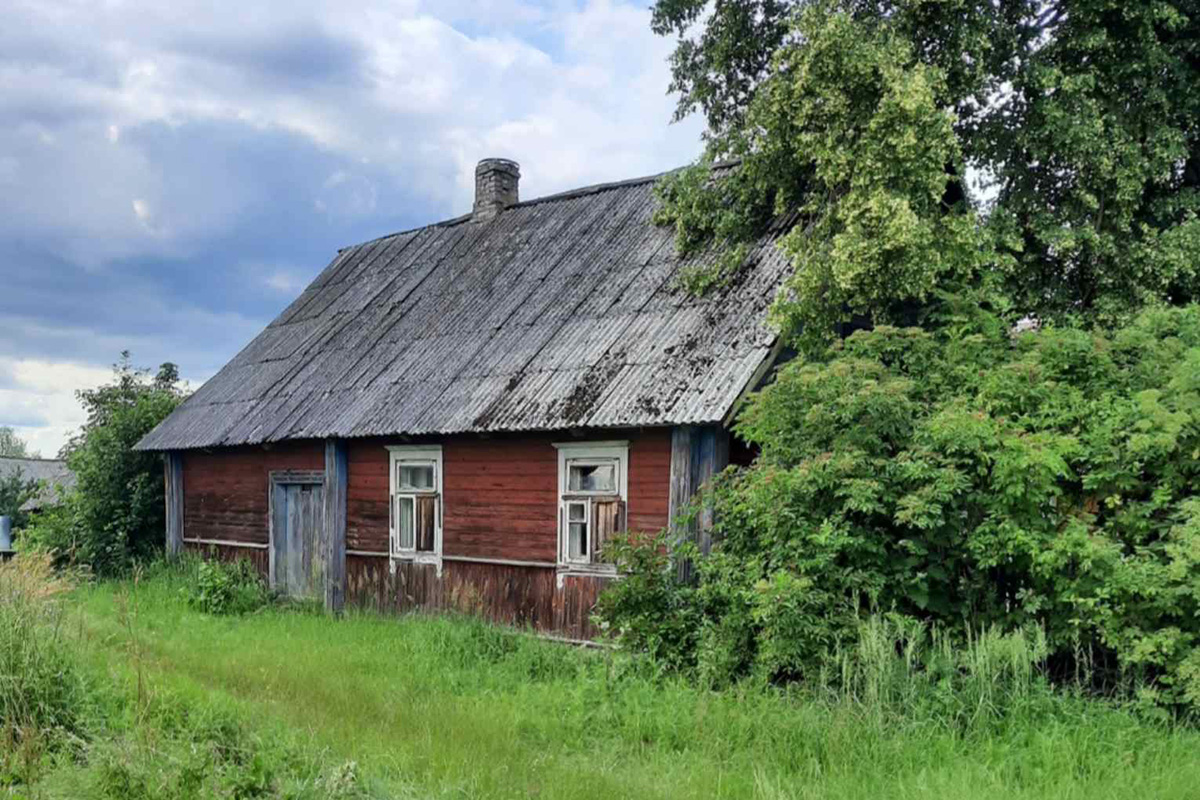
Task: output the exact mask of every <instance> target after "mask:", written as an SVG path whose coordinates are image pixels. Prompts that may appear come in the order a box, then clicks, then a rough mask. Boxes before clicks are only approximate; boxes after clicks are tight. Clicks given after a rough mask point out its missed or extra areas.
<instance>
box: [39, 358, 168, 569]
mask: <svg viewBox="0 0 1200 800" xmlns="http://www.w3.org/2000/svg"><path fill="white" fill-rule="evenodd" d="M113 373H114V374H113V381H112V383H110V384H107V385H105V386H101V387H99V388H97V389H90V390H87V391H81V392H79V393H78V397H79V401H80V404H81V405H82V406H83V408H84V410H85V411H86V412H87V422H86V423H84V425H83V427H82V428H81V429H80V431H79V433H78V434H77V435H76V436H75V437H73V438H72V439H71V441H70V442H69V443H68V444H67V446H66V447H65V448H64V454H65V455H66V458H67V463H68V465H69V466H70V467H71V470H72V471H73V472H74V473H75V476H76V479H77V482H76V488H75V490H74V491H72V492H70V493H68V494H67V496H66V497H65V498H64V500H63V503H62V506H61V508H59V509H58V510H57V511H56V512H55V513H53V514H52V515H49V516H47V517H45V518H39V519H36V520H34V521H33V523H32V524H31V525H30V528H29V530H28V531H26V532H25V534H24V536H23V540H24V543H25V545H26V546H29V547H35V548H38V549H43V550H50V551H54V552H56V553H57V554H58V555H59V556H60V558H62V559H66V558H67V557H68V556H69V558H70V559H71V560H74V561H78V562H80V563H83V564H87V565H88V566H90V567H91V569H92V570H93V571H94V572H95V573H96V574H98V575H113V574H117V573H121V572H123V571H125V570H127V569H128V568H129V567H130V566H131V565H132V564H133V563H134V562H137V561H148V560H150V559H152V558H153V557H154V555H155V554H156V553H157V552H159V551H160V550H161V549H162V544H163V529H164V526H165V503H164V496H163V492H164V489H163V471H162V458H161V457H160V456H159V455H158V454H157V453H143V452H139V451H136V450H134V449H133V447H134V445H136V444H137V443H138V442H139V441H140V440H141V439H142V437H143V436H145V435H146V434H147V433H149V432H150V431H151V430H153V429H154V427H155V426H156V425H158V423H160V422H162V421H163V420H164V419H166V417H167V415H169V414H170V413H171V412H172V411H173V410H175V408H176V407H177V406H178V405H179V404H180V403H181V402H183V398H184V393H183V391H182V390H181V388H180V386H179V373H178V370H177V369H176V367H175V365H174V364H163V365H162V367H160V368H159V371H158V373H157V374H156V375H154V376H151V375H150V373H149V372H148V371H147V370H144V369H138V368H136V367H134V366H133V365H132V363H131V361H130V358H129V353H122V354H121V360H120V361H118V362H117V364H116V365H114V368H113Z"/></svg>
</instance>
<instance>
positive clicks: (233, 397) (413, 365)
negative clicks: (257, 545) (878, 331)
mask: <svg viewBox="0 0 1200 800" xmlns="http://www.w3.org/2000/svg"><path fill="white" fill-rule="evenodd" d="M654 181H655V178H643V179H639V180H634V181H625V182H622V183H618V184H606V185H602V186H595V187H590V188H587V189H580V190H576V191H572V192H566V193H564V194H560V195H554V196H551V197H547V198H541V199H538V200H532V201H528V202H524V203H519V204H517V205H514V206H511V207H510V208H508V209H507V210H505V211H504V212H503V213H501V214H500V215H499V216H497V217H496V218H495V219H493V220H490V221H487V222H479V221H474V220H472V219H471V217H470V216H467V217H460V218H458V219H454V220H450V221H448V222H443V223H438V224H435V225H430V226H427V227H424V228H419V229H417V230H412V231H406V232H403V233H397V234H393V235H391V236H385V237H383V238H380V239H375V240H373V241H370V242H365V243H363V244H360V245H356V246H354V247H349V248H346V249H344V250H342V251H340V252H339V253H338V255H337V257H336V258H334V260H333V262H332V263H330V264H329V266H328V267H326V268H325V270H324V271H323V272H322V273H321V274H320V275H319V276H318V277H317V278H316V280H314V281H313V283H312V284H311V285H310V286H309V287H308V288H307V289H305V290H304V292H303V294H301V295H300V297H299V298H298V299H297V300H296V301H295V302H293V303H292V304H291V305H290V306H289V307H288V308H287V309H286V310H285V311H284V312H283V313H282V314H280V315H279V317H278V318H277V319H276V320H275V321H274V322H272V323H271V324H270V326H268V327H267V329H266V330H264V331H263V332H262V333H261V334H260V335H259V336H258V337H257V338H256V339H254V341H252V342H251V343H250V344H249V345H248V346H247V347H246V348H245V349H244V350H242V352H241V353H239V354H238V355H237V356H236V357H235V358H234V359H233V361H231V362H230V363H229V364H228V365H226V366H225V368H224V369H222V370H221V371H220V372H219V373H217V375H216V376H214V377H213V378H212V379H211V380H209V381H208V382H206V383H205V384H204V385H203V386H201V387H200V389H199V390H197V391H196V393H195V394H194V395H192V396H191V397H190V398H189V399H188V400H187V401H186V402H185V403H184V404H183V405H182V406H181V407H180V408H179V409H177V410H176V411H175V413H173V414H172V415H171V416H170V417H169V418H168V419H167V420H165V421H164V422H163V423H162V424H161V425H159V426H158V427H157V428H155V429H154V430H153V431H152V432H151V433H150V434H149V435H147V436H146V438H145V439H143V440H142V441H141V442H140V443H139V444H138V448H139V449H142V450H168V449H186V448H197V447H213V446H221V445H236V444H256V443H263V442H274V441H281V440H285V439H302V438H323V437H357V436H373V435H393V434H411V435H417V434H434V433H441V434H445V433H458V432H467V431H477V432H484V431H519V430H554V429H565V428H584V427H617V426H642V425H668V424H682V423H704V422H715V421H719V420H721V419H723V418H724V417H725V415H726V414H727V413H728V411H729V410H730V408H731V407H732V405H733V404H734V402H735V401H736V399H737V398H738V396H739V395H740V394H741V392H742V390H743V389H744V388H745V386H746V384H747V383H748V382H749V381H750V379H751V378H752V376H753V375H754V373H755V371H756V370H757V369H758V368H759V367H760V365H762V364H763V362H764V361H765V360H766V359H767V358H768V355H769V353H770V351H771V348H772V346H773V344H774V341H775V338H776V337H775V334H774V332H773V331H772V330H771V329H770V328H769V327H768V326H767V325H766V321H765V316H766V310H767V307H768V306H769V304H770V302H771V300H772V299H773V298H774V296H775V293H776V291H777V289H778V287H779V285H780V283H781V281H782V278H783V276H784V274H785V273H786V269H787V264H786V261H785V258H784V257H783V255H782V254H781V253H780V252H779V250H778V248H776V247H774V240H775V237H776V235H777V234H778V232H779V231H780V230H782V229H783V227H784V226H783V225H777V226H776V227H775V229H773V231H772V232H771V233H768V234H767V235H765V236H764V237H763V238H762V240H761V241H760V242H759V243H758V245H757V247H755V248H754V249H753V250H752V251H751V252H750V254H749V255H748V257H747V261H746V264H745V265H744V266H743V267H742V269H741V270H740V271H739V272H738V274H737V276H736V278H735V279H734V280H733V281H732V282H731V284H730V285H729V286H728V287H726V288H725V289H723V290H721V291H719V292H715V293H713V294H712V295H711V296H707V297H705V298H702V299H698V298H695V297H693V296H690V295H688V294H687V293H686V292H685V291H683V290H682V289H681V288H679V287H678V285H677V282H676V280H675V278H676V276H677V275H678V273H679V271H680V269H681V268H684V267H685V266H687V265H688V264H690V263H695V262H697V261H703V260H705V259H711V258H712V257H713V256H712V255H711V254H700V255H697V256H694V257H692V258H691V259H689V260H688V261H687V262H685V261H684V260H682V259H680V258H679V256H678V255H677V253H676V249H675V246H674V234H673V231H672V230H671V229H670V228H661V227H657V226H655V225H654V224H653V223H652V222H651V216H652V213H653V210H654V207H655V202H656V201H655V199H654V195H653V185H654Z"/></svg>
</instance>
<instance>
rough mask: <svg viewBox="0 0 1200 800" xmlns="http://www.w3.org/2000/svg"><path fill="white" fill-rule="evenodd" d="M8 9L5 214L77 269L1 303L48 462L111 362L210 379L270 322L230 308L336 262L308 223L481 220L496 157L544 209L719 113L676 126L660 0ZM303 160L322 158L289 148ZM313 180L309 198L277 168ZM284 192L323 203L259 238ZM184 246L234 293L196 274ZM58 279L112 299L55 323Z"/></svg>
mask: <svg viewBox="0 0 1200 800" xmlns="http://www.w3.org/2000/svg"><path fill="white" fill-rule="evenodd" d="M5 19H6V25H5V26H3V28H2V29H0V186H3V187H4V188H5V193H6V195H7V196H10V197H15V196H19V197H20V198H21V202H20V203H9V204H8V205H7V206H5V208H4V213H3V214H0V245H12V244H13V243H25V242H36V243H37V244H38V246H39V247H42V248H44V249H46V250H47V251H49V252H50V253H51V254H52V255H53V256H54V257H55V258H57V259H60V260H61V262H62V264H63V267H62V274H61V275H58V276H55V278H56V281H57V282H56V283H55V284H54V285H53V286H52V288H49V289H47V288H46V286H45V285H42V284H37V285H36V286H34V283H35V281H34V279H33V278H30V279H29V285H28V286H26V287H25V288H26V290H27V291H26V292H25V294H24V295H23V297H25V298H26V300H24V301H23V304H21V305H17V304H16V302H15V301H10V302H8V303H6V299H5V297H4V296H0V322H3V323H4V324H5V325H8V324H16V325H19V326H20V327H19V331H18V334H16V335H8V336H4V337H0V366H3V364H4V363H5V362H4V359H8V362H7V363H8V364H9V365H10V366H12V365H16V364H20V365H23V366H22V367H21V370H20V376H19V379H18V378H14V379H13V381H15V383H14V385H13V386H8V387H7V388H3V389H0V392H2V394H0V424H4V423H3V418H2V417H3V412H4V411H5V410H6V409H7V410H9V413H11V415H12V417H13V419H14V420H16V419H17V417H18V416H20V415H21V414H25V415H26V417H27V418H28V414H29V413H30V412H32V411H34V410H40V411H41V412H42V413H43V414H44V415H45V416H46V417H47V419H48V420H49V421H48V422H47V423H46V424H45V425H33V426H29V427H28V430H29V431H32V433H31V434H30V435H34V436H36V437H38V438H37V441H38V442H39V444H38V445H37V446H38V447H40V448H41V449H43V450H44V451H45V452H47V453H48V454H49V453H52V452H54V451H56V450H57V448H58V445H59V444H61V440H62V439H63V437H64V436H65V435H66V433H67V432H69V431H70V430H73V429H74V427H76V426H77V425H78V424H79V422H80V420H79V415H78V411H77V408H76V404H75V402H74V397H73V395H72V392H73V391H74V390H75V389H77V388H81V387H82V386H83V385H85V384H87V383H88V381H92V380H93V379H94V378H96V376H97V375H99V376H100V378H101V380H103V379H106V378H107V376H108V369H107V368H106V367H104V366H101V365H97V364H91V365H89V364H88V363H87V362H88V361H89V360H93V359H96V358H97V356H96V353H98V352H107V353H109V354H110V355H109V356H108V357H109V358H111V357H113V356H115V354H116V353H117V352H119V351H120V350H122V349H125V348H129V349H132V350H133V351H134V355H135V358H136V357H137V356H138V354H139V353H141V354H151V353H153V354H155V355H156V356H158V355H161V356H162V357H164V358H171V359H172V360H176V361H179V362H180V363H182V364H184V365H185V367H186V366H187V365H188V364H189V363H190V364H201V365H203V370H212V369H215V368H216V367H217V366H219V364H220V363H222V362H223V361H224V360H226V359H228V358H229V357H231V356H232V355H233V352H234V351H235V350H236V348H237V346H239V345H240V344H241V343H244V342H245V341H247V340H248V339H249V338H250V337H251V336H252V335H253V334H254V333H255V332H257V330H258V329H259V328H261V326H262V325H263V324H265V322H266V319H255V318H250V317H249V316H247V315H246V314H243V313H240V311H234V310H233V309H241V308H242V306H240V305H238V303H237V300H238V299H239V298H238V297H237V295H239V294H241V293H250V292H257V293H258V294H260V295H261V296H263V297H266V298H269V300H270V302H266V301H264V304H263V305H264V308H275V307H277V306H278V305H279V304H280V303H283V302H285V301H286V299H287V297H288V296H290V295H293V294H295V293H296V292H298V291H299V290H300V288H301V286H302V285H303V283H304V282H305V281H306V280H307V279H308V278H309V277H310V276H311V275H314V274H316V271H317V270H319V269H320V268H321V266H323V263H324V261H325V260H327V258H328V256H329V255H331V253H330V252H328V251H324V250H323V251H322V252H320V253H318V254H316V255H315V256H314V257H313V260H312V263H311V264H310V263H307V262H306V261H302V260H301V259H300V258H299V257H297V254H296V253H295V252H291V253H283V252H279V253H277V254H276V253H275V251H276V250H279V249H280V248H281V247H282V245H283V243H284V240H287V239H291V238H296V233H297V228H301V227H305V226H310V227H313V228H320V229H321V230H323V231H328V232H329V236H330V237H332V236H333V235H334V234H335V233H336V234H337V235H339V236H340V235H342V232H345V236H346V237H347V238H346V239H345V240H344V241H342V242H341V244H350V243H352V242H353V241H355V240H356V239H354V238H349V237H361V238H364V239H365V238H369V237H370V236H374V235H378V234H382V233H386V232H389V231H391V230H395V229H397V227H398V226H396V225H393V224H392V223H391V222H389V220H404V221H405V222H406V224H411V222H412V221H413V220H416V221H419V222H431V221H434V220H436V219H439V218H446V217H451V216H455V215H457V214H460V213H464V212H466V211H467V210H469V209H470V206H471V199H472V198H471V194H472V191H473V184H474V181H473V175H474V168H475V164H476V162H477V161H478V160H479V159H480V158H484V157H491V156H503V157H510V158H514V159H516V160H517V161H519V162H520V163H521V171H522V180H521V196H522V197H523V198H525V199H529V198H532V197H536V196H539V195H543V194H549V193H553V192H556V191H561V190H564V189H569V188H572V187H575V186H581V185H586V184H591V183H597V182H601V181H608V180H619V179H622V178H629V177H634V176H639V175H646V174H651V173H655V172H659V171H662V170H665V169H668V168H671V167H674V166H678V165H681V164H683V163H686V162H688V161H690V160H692V159H693V158H694V157H695V156H696V155H697V154H698V153H699V150H700V144H699V133H700V123H699V121H698V120H689V121H687V122H685V123H683V124H680V125H674V126H671V125H668V121H669V119H670V117H671V112H672V110H673V106H674V103H673V100H672V99H671V98H670V97H669V96H667V95H666V88H667V86H668V84H669V79H670V76H669V68H668V65H667V56H668V55H669V52H670V49H671V43H670V42H669V41H665V40H661V39H657V38H656V37H654V36H653V35H652V34H651V32H650V30H649V11H648V10H647V8H646V3H645V2H644V0H630V2H617V1H616V0H583V2H579V1H578V0H544V2H540V3H534V2H526V1H525V0H364V1H363V2H361V3H356V4H354V6H353V8H352V9H349V10H348V7H347V6H346V5H345V4H344V3H340V2H336V0H288V2H279V1H278V0H277V1H276V2H266V1H264V2H255V3H240V4H217V5H214V4H212V3H210V2H208V0H174V2H171V3H162V2H156V1H155V0H121V2H107V3H71V4H61V3H18V4H17V5H16V7H15V8H10V9H6V18H5ZM214 137H228V138H227V139H220V138H214ZM281 142H283V143H284V144H280V143H281ZM294 142H301V143H302V145H303V146H302V147H301V146H295V145H294V144H293V143H294ZM238 148H240V149H238ZM235 150H237V153H236V154H235V153H234V151H235ZM293 153H303V156H304V157H305V158H307V159H309V161H308V162H301V161H300V160H299V157H297V160H296V161H288V160H286V159H284V160H281V161H279V162H273V161H271V158H272V156H277V155H280V154H282V155H285V156H286V155H288V154H293ZM235 155H236V157H235ZM317 161H320V163H319V164H318V163H316V162H317ZM259 164H261V167H259V166H258V165H259ZM308 169H311V170H313V171H314V173H315V175H314V177H313V179H312V180H311V181H296V182H294V185H295V186H296V187H298V188H297V195H298V196H296V197H288V198H281V197H279V196H277V195H278V192H277V191H269V190H268V189H267V188H264V187H269V186H277V185H279V184H278V183H276V184H271V183H268V182H266V181H264V180H262V179H261V176H260V175H259V174H258V173H260V172H261V173H263V174H265V173H267V172H270V171H274V172H276V173H280V172H288V171H296V170H301V171H302V170H308ZM288 185H292V184H288ZM284 201H287V202H289V203H291V205H289V206H288V207H289V208H302V209H304V211H305V212H306V213H307V214H308V216H307V217H305V218H303V219H295V220H291V219H288V220H284V221H282V222H278V223H276V224H273V225H264V226H262V228H261V229H260V230H256V231H254V232H253V235H257V236H259V237H261V239H260V240H257V241H255V242H252V243H247V242H245V241H243V240H239V239H238V238H237V237H239V236H243V237H244V236H246V235H251V234H247V233H246V232H245V230H244V228H242V227H239V226H244V225H245V224H246V223H245V221H246V220H247V218H249V217H252V216H253V217H254V218H255V219H258V216H261V214H260V213H259V212H260V211H261V209H263V208H269V207H272V206H276V205H280V204H282V203H283V202H284ZM396 202H401V203H403V204H404V206H403V207H399V208H395V209H394V210H390V209H389V204H390V203H396ZM314 211H315V212H316V213H313V212H314ZM256 215H258V216H256ZM322 226H324V227H322ZM368 226H382V229H381V230H376V229H375V227H368ZM216 242H220V246H219V247H218V245H216V244H214V243H216ZM248 244H252V245H253V248H252V252H250V253H249V254H247V255H246V256H245V259H243V258H242V257H241V251H243V250H245V249H247V245H248ZM14 249H15V248H13V247H11V246H9V247H7V248H6V250H7V251H8V252H12V251H13V250H14ZM230 253H235V254H236V255H235V256H233V257H231V256H229V254H230ZM188 258H192V259H194V260H193V262H192V263H193V264H194V263H195V262H196V261H199V262H201V263H202V264H203V266H202V267H201V269H202V270H207V269H211V270H212V271H213V272H214V274H219V275H220V276H221V277H220V278H219V280H220V281H221V282H222V283H221V285H220V286H217V285H216V281H217V280H218V279H216V278H214V279H213V280H212V281H211V282H206V281H205V278H206V277H207V271H205V272H200V271H195V272H191V273H188V274H184V272H183V271H184V270H185V269H186V267H181V266H180V264H181V263H182V261H183V260H184V259H188ZM254 258H258V259H262V261H261V262H259V265H258V266H254V265H250V266H247V267H246V269H245V272H244V273H241V272H238V271H237V270H239V269H241V268H242V266H243V261H244V260H249V259H254ZM273 259H277V260H273ZM12 263H13V264H14V266H12V267H10V269H11V270H13V271H15V270H16V269H17V267H16V266H15V264H16V262H15V261H14V262H12ZM130 265H132V266H130ZM219 268H220V269H223V270H224V271H222V272H219V273H218V272H216V271H217V270H218V269H219ZM122 269H124V270H125V271H124V272H122V271H121V270H122ZM231 274H232V275H233V276H234V277H233V279H231V278H230V275H231ZM131 275H132V276H134V277H132V278H131V277H130V276H131ZM110 279H111V280H110ZM155 281H157V284H155ZM237 281H240V283H239V282H237ZM84 282H86V285H87V286H88V287H91V288H90V289H89V290H85V289H83V288H78V289H74V288H73V287H75V286H76V285H81V284H83V283H84ZM30 286H33V288H29V287H30ZM60 286H61V291H62V292H63V293H65V294H69V293H70V292H72V291H78V292H80V293H81V294H82V293H84V292H85V291H91V292H93V293H95V292H96V288H95V287H97V286H102V287H105V288H104V289H103V296H95V297H88V298H85V299H84V300H82V301H80V302H77V303H74V304H68V305H67V306H64V308H67V309H68V310H66V311H59V312H58V316H57V317H52V318H48V317H46V316H45V315H42V316H39V309H38V308H37V307H36V305H37V302H36V301H37V299H38V298H39V297H42V298H44V297H46V296H47V294H46V293H47V292H55V291H59V287H60ZM201 289H203V297H202V298H201V297H199V295H200V294H201V293H202V292H201ZM6 290H7V292H8V296H9V297H14V296H16V291H15V290H13V289H10V288H9V287H8V286H6ZM39 292H40V293H41V294H38V293H39ZM3 294H4V292H0V295H3ZM30 299H32V300H33V302H32V303H31V302H30ZM89 303H90V305H91V306H92V307H93V308H94V309H98V311H95V312H94V313H93V312H92V310H91V309H88V308H83V306H84V305H86V304H89ZM222 303H224V305H222ZM81 309H82V310H81ZM85 312H86V313H85ZM87 313H92V314H93V316H90V317H88V316H87ZM262 313H263V315H266V314H267V311H265V310H264V311H263V312H262ZM85 317H86V318H85ZM5 330H6V331H11V330H13V329H12V328H6V329H5ZM99 358H103V356H99ZM80 370H82V372H80ZM89 370H92V372H89ZM11 371H12V370H10V372H11ZM2 372H3V370H0V373H2ZM14 374H16V373H15V372H14ZM3 385H4V384H3V382H2V381H0V386H3ZM39 386H43V387H45V386H49V387H51V388H49V389H45V390H43V389H39V388H38V387H39ZM39 398H43V399H45V398H50V399H49V400H45V402H43V400H42V399H39ZM22 430H23V431H24V430H26V428H22Z"/></svg>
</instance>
